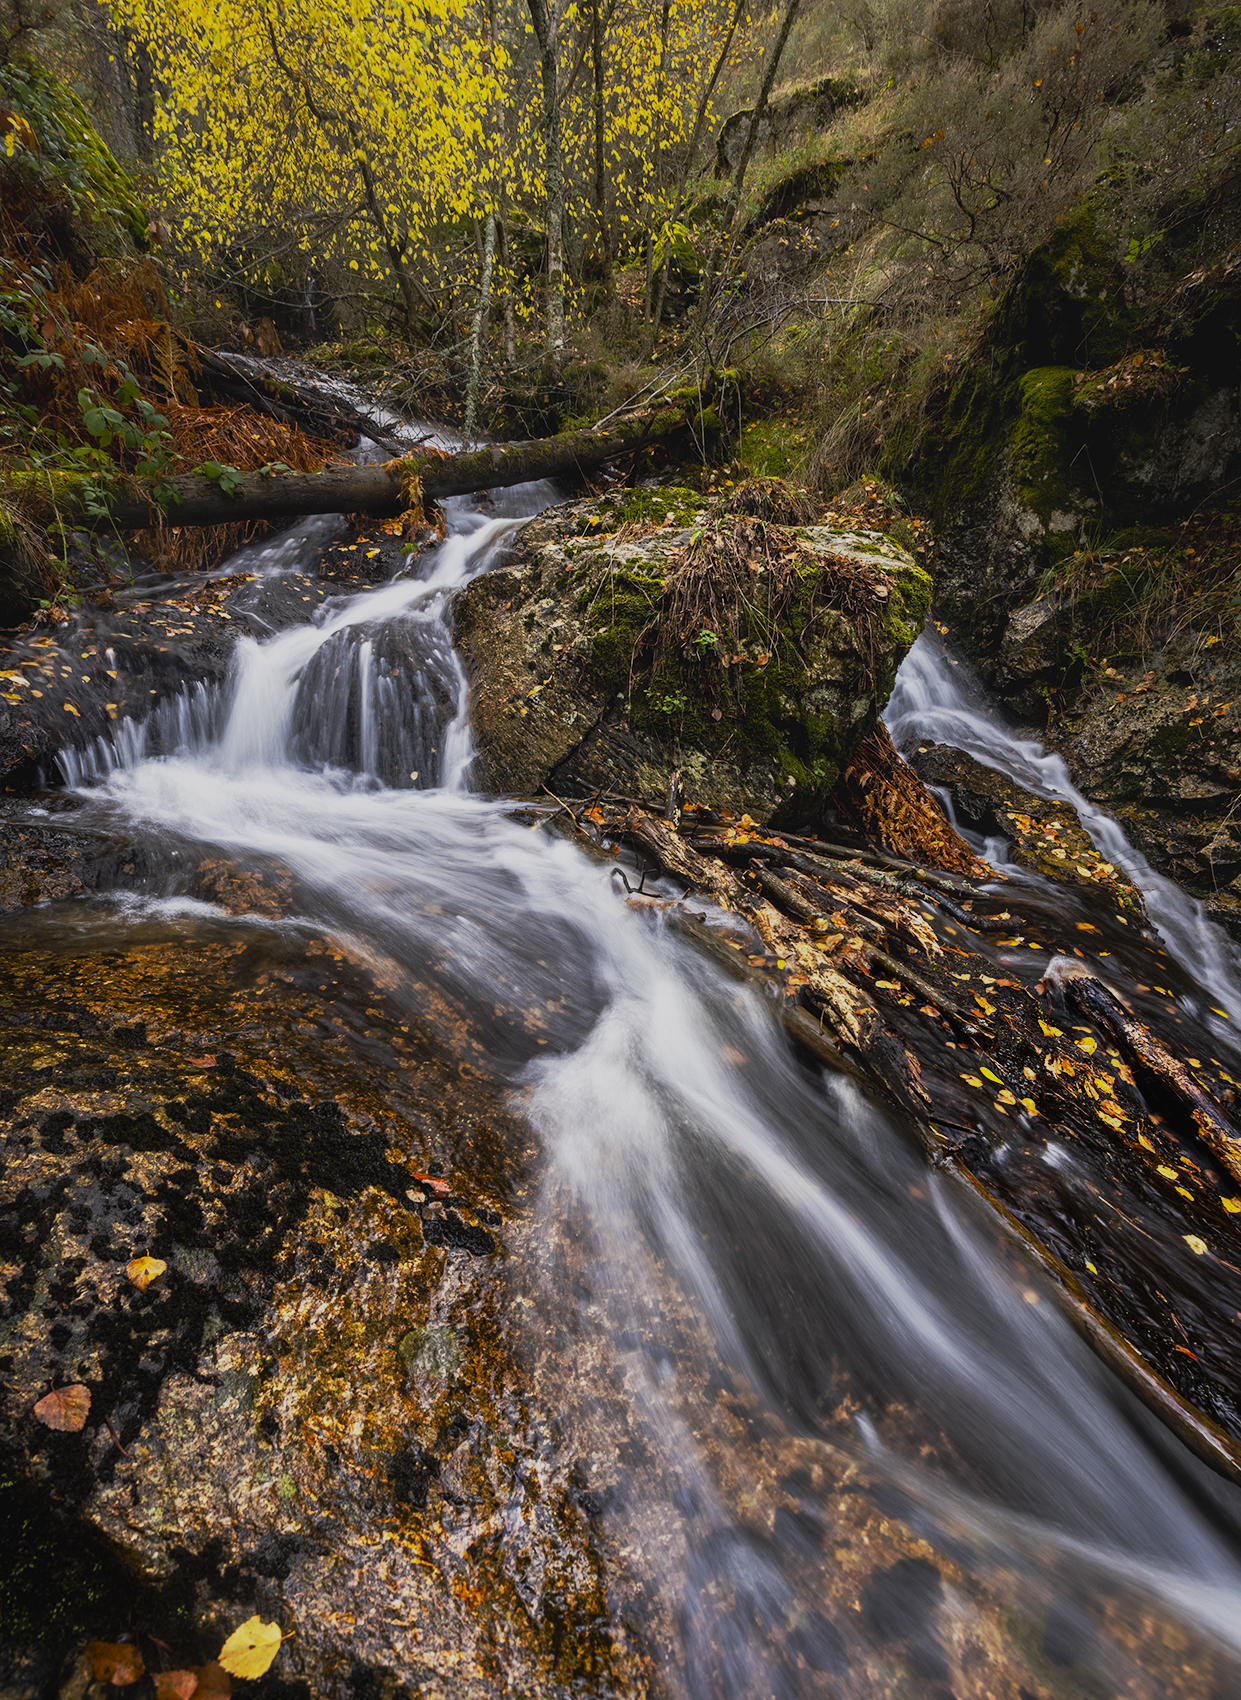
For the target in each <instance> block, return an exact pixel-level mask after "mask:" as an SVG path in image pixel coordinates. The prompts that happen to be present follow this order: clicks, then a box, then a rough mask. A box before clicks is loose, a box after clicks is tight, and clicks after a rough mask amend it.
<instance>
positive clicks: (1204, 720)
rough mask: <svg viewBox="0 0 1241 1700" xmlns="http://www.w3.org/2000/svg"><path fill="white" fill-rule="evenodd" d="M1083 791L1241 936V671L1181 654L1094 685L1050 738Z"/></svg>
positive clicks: (1202, 654) (1224, 661) (1207, 654)
mask: <svg viewBox="0 0 1241 1700" xmlns="http://www.w3.org/2000/svg"><path fill="white" fill-rule="evenodd" d="M1050 742H1052V744H1053V745H1054V747H1057V748H1059V749H1060V750H1061V751H1062V752H1063V754H1064V756H1065V758H1066V760H1067V761H1068V763H1069V766H1070V768H1071V770H1072V772H1073V775H1074V778H1075V780H1076V781H1077V783H1078V785H1079V786H1080V787H1081V789H1082V790H1083V792H1084V793H1085V794H1086V795H1087V796H1088V797H1090V798H1091V800H1092V801H1094V802H1097V803H1099V804H1100V805H1101V806H1102V807H1104V808H1106V809H1108V810H1109V811H1110V812H1112V813H1114V814H1115V815H1116V817H1117V819H1118V820H1120V821H1121V822H1122V824H1123V825H1124V828H1125V830H1126V832H1127V833H1128V834H1129V836H1130V837H1131V838H1132V840H1133V842H1134V843H1135V844H1136V845H1137V847H1138V848H1139V849H1140V850H1141V851H1142V852H1143V853H1144V854H1145V855H1146V856H1148V857H1149V858H1150V860H1151V861H1152V862H1153V863H1154V864H1155V866H1156V867H1159V868H1162V869H1164V870H1166V871H1167V872H1168V873H1171V874H1172V875H1173V876H1174V877H1175V878H1177V879H1178V880H1180V881H1181V882H1182V883H1183V884H1184V885H1186V886H1187V888H1188V889H1189V890H1190V891H1191V892H1192V893H1193V894H1194V895H1195V896H1196V897H1200V898H1201V899H1202V901H1203V903H1204V904H1205V906H1206V909H1207V912H1208V913H1209V914H1210V915H1211V917H1212V918H1213V919H1214V920H1217V921H1219V922H1220V923H1221V924H1222V925H1224V926H1226V927H1227V928H1228V929H1229V931H1230V932H1232V933H1233V935H1234V936H1238V937H1241V883H1239V882H1241V832H1239V831H1238V830H1237V825H1236V805H1237V799H1238V797H1239V796H1241V665H1238V663H1237V661H1236V659H1235V658H1233V657H1231V656H1226V657H1222V658H1218V659H1217V658H1216V656H1215V654H1213V651H1212V650H1211V649H1210V648H1204V647H1201V646H1200V645H1195V646H1193V649H1192V650H1191V652H1190V653H1189V654H1185V653H1184V652H1181V653H1179V654H1178V652H1177V650H1176V649H1175V648H1173V649H1170V650H1168V651H1165V652H1163V653H1162V654H1160V655H1159V656H1158V657H1157V658H1156V659H1155V661H1154V663H1153V665H1152V666H1150V667H1147V668H1145V669H1142V668H1140V667H1134V668H1132V669H1130V670H1127V671H1126V672H1124V673H1118V674H1117V675H1116V677H1115V678H1114V680H1105V679H1097V680H1096V682H1094V683H1093V685H1092V688H1090V689H1088V690H1087V691H1086V692H1085V693H1083V696H1082V698H1081V699H1080V701H1079V702H1078V703H1077V704H1076V706H1075V707H1074V709H1073V711H1072V712H1071V714H1070V715H1068V716H1067V717H1066V718H1065V720H1064V721H1063V722H1061V723H1060V724H1058V725H1057V726H1056V727H1055V728H1054V730H1053V733H1052V736H1051V739H1050Z"/></svg>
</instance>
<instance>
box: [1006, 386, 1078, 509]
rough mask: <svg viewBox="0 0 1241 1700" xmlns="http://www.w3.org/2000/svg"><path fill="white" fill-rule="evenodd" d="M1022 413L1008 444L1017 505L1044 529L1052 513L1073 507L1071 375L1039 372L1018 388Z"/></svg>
mask: <svg viewBox="0 0 1241 1700" xmlns="http://www.w3.org/2000/svg"><path fill="white" fill-rule="evenodd" d="M1019 394H1020V397H1021V412H1020V415H1019V417H1018V419H1017V423H1016V426H1015V428H1014V430H1013V432H1012V435H1011V437H1010V439H1009V444H1008V455H1009V467H1010V469H1011V473H1012V477H1013V480H1014V482H1015V484H1016V486H1017V496H1018V500H1019V501H1021V502H1022V503H1023V504H1024V505H1025V506H1026V507H1028V508H1031V509H1033V511H1034V512H1035V513H1036V514H1038V516H1039V518H1040V519H1041V520H1042V521H1043V523H1044V525H1046V524H1048V523H1049V521H1050V520H1051V516H1052V514H1053V513H1055V512H1057V511H1061V512H1064V511H1067V510H1069V509H1071V508H1072V507H1073V504H1074V492H1073V489H1072V487H1071V485H1070V482H1069V476H1070V475H1069V466H1070V465H1071V454H1070V455H1066V453H1065V450H1066V449H1071V445H1070V442H1069V437H1070V434H1071V433H1070V427H1069V420H1070V417H1071V414H1072V410H1073V369H1072V367H1069V366H1036V367H1034V368H1033V369H1032V370H1031V371H1029V372H1027V373H1026V374H1025V375H1024V377H1023V378H1022V379H1021V383H1020V385H1019Z"/></svg>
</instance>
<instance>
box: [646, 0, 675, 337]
mask: <svg viewBox="0 0 1241 1700" xmlns="http://www.w3.org/2000/svg"><path fill="white" fill-rule="evenodd" d="M671 9H672V0H664V5H663V12H662V14H661V16H660V20H659V76H658V78H657V80H656V83H655V108H656V119H655V122H656V124H658V123H659V118H658V111H659V105H660V102H661V101H662V100H663V98H664V86H665V78H666V74H667V70H668V14H669V12H670V11H671ZM655 189H656V191H657V192H658V189H659V148H658V146H656V148H655ZM654 260H655V238H654V236H653V234H652V233H651V232H650V231H649V230H648V231H647V233H646V286H645V288H644V289H643V292H642V316H643V318H645V319H646V320H648V322H649V320H650V317H651V307H652V305H653V301H652V296H653V293H654V282H655V266H654Z"/></svg>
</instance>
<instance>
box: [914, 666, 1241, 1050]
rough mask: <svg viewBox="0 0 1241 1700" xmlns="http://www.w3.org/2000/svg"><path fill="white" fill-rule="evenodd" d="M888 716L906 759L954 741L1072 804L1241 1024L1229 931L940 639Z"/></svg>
mask: <svg viewBox="0 0 1241 1700" xmlns="http://www.w3.org/2000/svg"><path fill="white" fill-rule="evenodd" d="M883 718H884V722H885V724H886V725H887V728H888V731H889V732H890V733H891V735H892V741H893V743H894V744H895V745H896V747H897V749H898V750H901V751H902V752H903V753H906V754H907V753H908V752H909V751H910V750H912V749H915V748H916V747H917V745H918V744H919V743H927V744H931V743H935V744H949V745H951V746H952V748H954V749H958V750H962V751H964V752H965V754H966V755H970V756H973V758H974V760H975V761H978V762H981V763H982V765H983V766H984V767H990V768H993V769H994V770H995V771H996V772H998V773H1003V774H1005V775H1006V776H1007V777H1008V778H1009V779H1012V780H1014V781H1015V782H1016V783H1017V784H1018V785H1023V786H1025V788H1026V789H1027V790H1029V791H1033V792H1034V794H1035V795H1036V796H1039V797H1046V798H1048V799H1049V800H1052V801H1056V802H1062V803H1068V804H1069V805H1070V807H1071V808H1073V809H1074V810H1075V811H1076V813H1077V816H1078V818H1079V820H1080V821H1081V823H1082V825H1083V826H1084V827H1085V829H1086V831H1087V832H1088V833H1089V834H1090V837H1091V838H1092V839H1093V841H1094V844H1095V847H1096V849H1098V850H1099V851H1100V852H1101V853H1102V854H1103V856H1104V857H1105V858H1106V860H1107V861H1109V862H1111V863H1113V864H1114V865H1115V866H1116V867H1118V868H1123V869H1124V871H1125V873H1126V875H1127V876H1128V877H1129V879H1130V880H1131V881H1132V882H1133V884H1134V885H1135V886H1136V887H1137V889H1138V890H1139V891H1140V892H1141V894H1142V898H1143V901H1144V902H1145V905H1146V912H1147V914H1148V915H1149V916H1150V919H1151V920H1152V922H1153V923H1154V924H1155V926H1156V927H1157V929H1158V931H1159V933H1160V935H1161V937H1162V938H1163V940H1164V942H1165V943H1166V945H1167V946H1168V949H1169V950H1170V951H1171V953H1172V955H1173V956H1174V957H1175V959H1176V960H1177V961H1178V962H1179V963H1180V964H1181V966H1182V967H1183V968H1184V969H1185V970H1186V971H1187V972H1188V974H1189V976H1190V977H1191V978H1192V979H1194V980H1196V981H1198V983H1199V984H1200V985H1201V986H1202V987H1204V988H1205V989H1206V990H1207V991H1208V992H1209V993H1210V996H1211V998H1213V999H1214V1000H1215V1002H1217V1003H1218V1004H1220V1005H1221V1006H1222V1007H1223V1008H1224V1009H1225V1010H1227V1012H1228V1015H1229V1016H1230V1017H1231V1019H1232V1020H1233V1021H1234V1022H1238V1021H1241V962H1239V961H1238V952H1237V948H1236V946H1235V945H1234V944H1233V942H1232V940H1231V939H1230V938H1229V937H1228V935H1227V934H1226V933H1225V932H1224V930H1223V928H1222V927H1219V926H1217V925H1216V924H1215V923H1214V922H1213V921H1211V920H1209V919H1208V918H1207V916H1206V915H1205V914H1204V912H1203V909H1202V905H1201V904H1200V903H1198V902H1196V901H1195V900H1194V899H1193V898H1191V897H1189V896H1187V895H1186V893H1185V892H1184V891H1182V890H1181V888H1180V886H1178V885H1176V884H1174V883H1173V881H1172V880H1170V879H1166V878H1165V877H1164V876H1163V875H1162V874H1159V873H1157V872H1156V871H1155V869H1154V868H1152V867H1151V865H1150V863H1149V862H1148V861H1147V860H1146V857H1145V856H1143V855H1142V854H1141V852H1140V851H1138V850H1135V849H1134V848H1133V846H1132V845H1131V844H1130V842H1129V840H1128V838H1127V837H1126V836H1125V833H1124V829H1123V828H1122V827H1121V825H1120V823H1119V822H1118V821H1116V820H1114V819H1113V818H1112V816H1111V815H1109V814H1106V813H1105V812H1104V811H1103V810H1102V809H1100V808H1098V807H1097V806H1096V805H1095V804H1094V803H1092V802H1091V801H1090V800H1089V798H1087V797H1084V796H1083V795H1082V793H1081V792H1080V791H1079V790H1078V789H1077V787H1076V786H1075V785H1074V784H1073V781H1072V779H1071V778H1070V777H1069V770H1068V768H1067V766H1066V765H1065V761H1064V758H1063V756H1059V755H1056V754H1054V753H1050V752H1048V751H1047V750H1046V749H1044V747H1043V745H1042V744H1041V743H1039V741H1038V740H1037V739H1036V738H1021V737H1018V736H1016V735H1015V734H1014V733H1013V732H1011V731H1010V730H1009V729H1008V727H1006V726H1005V725H1004V722H1003V720H1002V718H1001V716H1000V715H999V713H998V711H997V710H996V709H995V707H994V706H993V705H992V704H991V703H989V702H988V700H987V697H986V694H985V692H984V691H983V690H982V687H981V686H980V685H979V684H978V682H977V680H976V679H975V678H974V676H973V674H972V673H971V672H970V670H969V668H968V667H967V665H966V664H965V662H964V661H961V660H960V659H959V658H957V657H955V656H949V655H948V653H947V651H946V649H945V646H944V645H943V644H942V643H941V642H939V641H938V640H937V639H934V638H932V636H931V635H930V633H924V634H923V635H922V636H921V637H920V638H919V639H918V641H917V642H916V643H915V644H914V646H913V648H912V649H911V650H910V652H909V654H908V655H907V656H906V657H905V661H904V664H903V665H902V667H901V670H900V672H899V673H898V675H897V679H896V685H895V687H894V689H893V691H892V695H891V698H890V699H889V701H888V706H887V709H886V710H885V712H884V716H883ZM1191 1013H1194V1014H1196V1015H1197V1016H1198V1018H1199V1019H1202V1020H1204V1021H1205V1022H1206V1024H1207V1026H1208V1027H1213V1026H1214V1025H1215V1023H1214V1019H1213V1017H1212V1016H1211V1013H1210V1008H1209V1003H1208V1001H1207V1000H1202V1001H1201V1002H1200V1003H1199V1004H1198V1005H1197V1007H1192V1006H1191Z"/></svg>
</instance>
